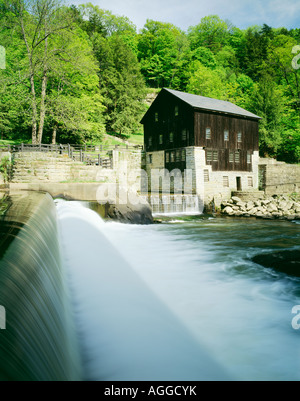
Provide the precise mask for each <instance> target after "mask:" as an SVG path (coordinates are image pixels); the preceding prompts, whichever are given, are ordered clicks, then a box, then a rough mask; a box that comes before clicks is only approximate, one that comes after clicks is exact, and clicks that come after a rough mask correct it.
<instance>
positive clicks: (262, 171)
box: [259, 159, 300, 196]
mask: <svg viewBox="0 0 300 401" xmlns="http://www.w3.org/2000/svg"><path fill="white" fill-rule="evenodd" d="M259 176H260V186H261V189H263V190H264V191H265V194H266V195H268V196H269V195H270V196H272V195H282V194H291V193H298V192H299V191H300V164H286V163H283V162H277V161H276V160H274V159H260V162H259Z"/></svg>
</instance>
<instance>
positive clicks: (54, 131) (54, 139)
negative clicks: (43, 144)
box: [52, 125, 57, 145]
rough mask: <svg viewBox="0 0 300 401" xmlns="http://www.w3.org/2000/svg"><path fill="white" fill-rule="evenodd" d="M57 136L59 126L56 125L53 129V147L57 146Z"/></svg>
mask: <svg viewBox="0 0 300 401" xmlns="http://www.w3.org/2000/svg"><path fill="white" fill-rule="evenodd" d="M56 134H57V126H56V125H55V126H54V127H53V132H52V145H56Z"/></svg>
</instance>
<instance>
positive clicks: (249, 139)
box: [194, 111, 258, 171]
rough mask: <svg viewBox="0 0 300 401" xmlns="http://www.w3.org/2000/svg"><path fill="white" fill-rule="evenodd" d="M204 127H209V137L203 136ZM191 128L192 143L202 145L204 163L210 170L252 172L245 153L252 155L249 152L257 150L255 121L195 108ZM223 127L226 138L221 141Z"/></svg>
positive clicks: (256, 125)
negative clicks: (209, 166)
mask: <svg viewBox="0 0 300 401" xmlns="http://www.w3.org/2000/svg"><path fill="white" fill-rule="evenodd" d="M207 128H210V136H211V138H210V139H207V138H206V129H207ZM194 129H195V130H194V135H195V146H200V147H203V148H205V150H206V163H207V164H208V165H211V166H212V169H213V170H214V171H252V164H251V163H249V155H250V157H252V155H253V152H254V151H258V121H256V120H252V119H246V118H242V117H241V118H240V117H235V116H229V115H221V114H218V113H210V112H201V111H195V114H194ZM225 130H227V131H228V140H225V135H224V133H225ZM239 134H240V135H241V140H240V141H239V140H238V139H239V138H238V136H239ZM210 152H212V153H210ZM215 152H217V154H218V156H217V157H216V153H215ZM236 152H238V153H239V155H236ZM230 153H231V157H230ZM232 154H233V160H232ZM247 155H248V156H247ZM210 159H212V160H210Z"/></svg>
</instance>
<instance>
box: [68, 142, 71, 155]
mask: <svg viewBox="0 0 300 401" xmlns="http://www.w3.org/2000/svg"><path fill="white" fill-rule="evenodd" d="M70 154H71V147H70V144H69V143H68V156H69V157H70Z"/></svg>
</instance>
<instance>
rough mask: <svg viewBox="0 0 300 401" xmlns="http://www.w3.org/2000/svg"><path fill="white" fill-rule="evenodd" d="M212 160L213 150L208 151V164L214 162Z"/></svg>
mask: <svg viewBox="0 0 300 401" xmlns="http://www.w3.org/2000/svg"><path fill="white" fill-rule="evenodd" d="M212 158H213V152H212V150H207V151H206V160H207V161H208V162H212Z"/></svg>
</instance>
